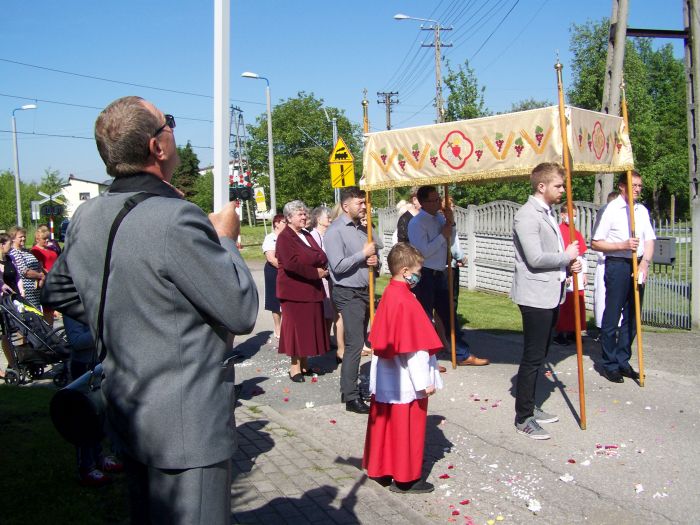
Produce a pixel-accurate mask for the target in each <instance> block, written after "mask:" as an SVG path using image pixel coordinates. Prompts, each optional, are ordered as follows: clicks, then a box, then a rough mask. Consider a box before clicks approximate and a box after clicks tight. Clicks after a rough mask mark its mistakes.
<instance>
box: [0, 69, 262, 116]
mask: <svg viewBox="0 0 700 525" xmlns="http://www.w3.org/2000/svg"><path fill="white" fill-rule="evenodd" d="M0 62H7V63H9V64H15V65H18V66H24V67H31V68H34V69H40V70H43V71H51V72H52V73H60V74H62V75H70V76H73V77H80V78H89V79H91V80H99V81H101V82H110V83H112V84H121V85H123V86H132V87H139V88H144V89H153V90H155V91H165V92H168V93H176V94H178V95H188V96H191V97H200V98H208V99H213V98H214V97H213V96H211V95H204V94H202V93H192V92H191V91H181V90H178V89H169V88H162V87H157V86H149V85H146V84H137V83H135V82H126V81H123V80H114V79H111V78H105V77H98V76H94V75H85V74H83V73H75V72H74V71H65V70H63V69H56V68H52V67H46V66H37V65H36V64H28V63H26V62H18V61H17V60H10V59H8V58H0ZM231 101H233V102H243V103H245V104H258V105H261V106H264V105H265V104H264V103H263V102H253V101H251V100H237V99H235V98H232V99H231Z"/></svg>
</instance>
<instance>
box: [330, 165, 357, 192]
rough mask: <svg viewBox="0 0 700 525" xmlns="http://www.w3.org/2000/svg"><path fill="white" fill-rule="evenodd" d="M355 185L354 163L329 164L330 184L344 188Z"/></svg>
mask: <svg viewBox="0 0 700 525" xmlns="http://www.w3.org/2000/svg"><path fill="white" fill-rule="evenodd" d="M354 185H355V165H354V164H353V163H352V162H334V163H332V164H331V186H333V187H334V188H345V187H347V186H354Z"/></svg>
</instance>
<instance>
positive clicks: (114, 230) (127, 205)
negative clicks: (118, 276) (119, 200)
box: [97, 192, 156, 362]
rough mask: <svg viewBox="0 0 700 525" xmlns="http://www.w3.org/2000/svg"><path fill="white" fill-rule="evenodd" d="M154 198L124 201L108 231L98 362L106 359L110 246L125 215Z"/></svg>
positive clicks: (142, 196) (148, 195)
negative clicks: (103, 332)
mask: <svg viewBox="0 0 700 525" xmlns="http://www.w3.org/2000/svg"><path fill="white" fill-rule="evenodd" d="M155 196H156V194H155V193H146V192H143V193H137V194H136V195H133V196H132V197H129V198H128V199H126V201H125V202H124V207H123V208H122V209H121V210H119V213H118V214H117V216H116V217H115V219H114V222H113V223H112V228H111V229H110V230H109V238H108V239H107V253H106V255H105V267H104V271H103V272H102V292H101V293H100V309H99V312H98V314H97V344H98V345H99V346H100V352H99V358H98V359H99V361H100V362H102V361H104V358H105V357H107V347H106V346H105V343H104V341H103V339H102V331H103V329H104V313H105V300H106V298H107V281H108V279H109V266H110V262H111V260H112V245H113V244H114V238H115V237H116V235H117V230H118V229H119V225H120V224H121V223H122V221H123V220H124V217H126V216H127V214H128V213H129V212H130V211H131V210H133V209H134V208H135V207H136V206H137V205H138V204H139V203H141V202H143V201H145V200H146V199H150V198H151V197H155Z"/></svg>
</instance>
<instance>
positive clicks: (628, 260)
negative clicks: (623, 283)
mask: <svg viewBox="0 0 700 525" xmlns="http://www.w3.org/2000/svg"><path fill="white" fill-rule="evenodd" d="M605 260H606V261H619V262H626V263H627V264H632V258H631V257H618V256H616V255H609V256H607V257H605ZM637 262H638V263H640V262H642V258H641V257H637Z"/></svg>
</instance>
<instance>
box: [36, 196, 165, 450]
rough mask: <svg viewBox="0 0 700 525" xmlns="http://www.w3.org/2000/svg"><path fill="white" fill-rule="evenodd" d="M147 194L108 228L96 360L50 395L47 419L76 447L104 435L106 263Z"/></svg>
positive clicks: (134, 199)
mask: <svg viewBox="0 0 700 525" xmlns="http://www.w3.org/2000/svg"><path fill="white" fill-rule="evenodd" d="M150 197H155V195H154V194H153V193H137V194H136V195H134V196H133V197H130V198H128V199H127V200H126V202H125V203H124V207H123V208H122V209H121V210H120V211H119V214H117V216H116V218H115V219H114V222H113V223H112V227H111V229H110V230H109V238H108V240H107V252H106V255H105V266H104V272H103V273H102V291H101V294H100V308H99V312H98V315H97V340H96V343H97V346H99V348H100V352H99V362H98V363H95V366H93V367H92V370H90V371H88V372H86V373H84V374H83V375H82V376H80V377H79V378H77V379H75V380H74V381H73V382H72V383H70V384H69V385H67V386H65V387H64V388H62V389H60V390H59V391H58V392H56V393H55V394H54V395H53V397H52V398H51V404H50V407H49V412H50V414H51V421H52V422H53V424H54V426H55V427H56V430H57V431H58V433H59V434H60V435H61V437H63V439H65V440H66V441H68V442H69V443H72V444H73V445H76V446H89V445H94V444H96V443H99V442H100V440H102V438H103V437H104V422H105V401H104V397H103V396H102V379H103V378H104V374H103V372H102V364H101V362H102V361H103V360H104V358H105V356H106V355H107V347H106V346H105V344H104V340H103V339H102V330H103V328H104V307H105V298H106V296H107V280H108V279H109V266H110V261H111V259H112V245H113V244H114V237H115V236H116V234H117V230H118V229H119V225H120V224H121V222H122V220H124V217H126V215H127V214H128V213H129V212H130V211H131V210H133V209H134V208H135V207H136V205H137V204H139V203H140V202H143V201H145V200H146V199H149V198H150Z"/></svg>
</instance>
